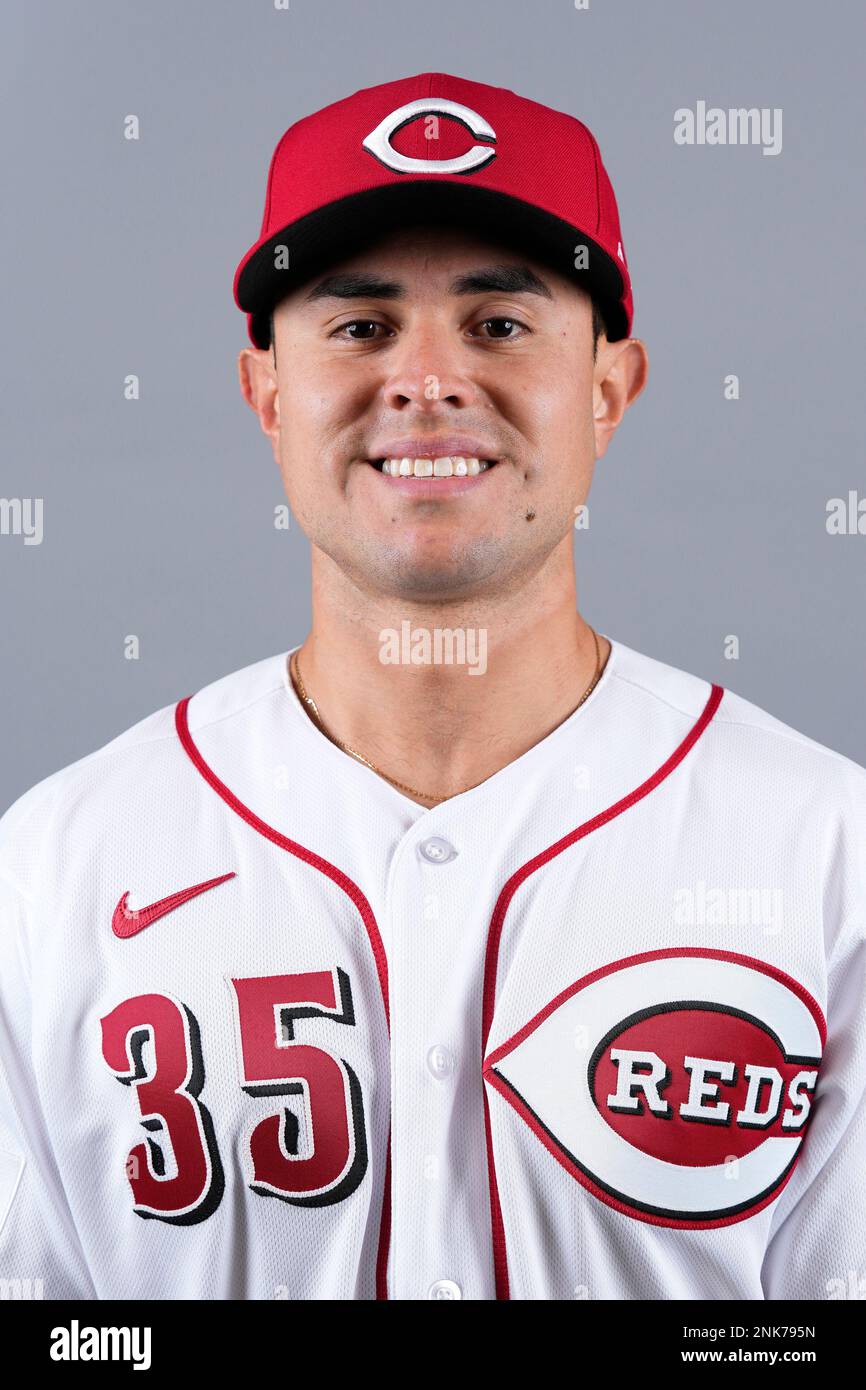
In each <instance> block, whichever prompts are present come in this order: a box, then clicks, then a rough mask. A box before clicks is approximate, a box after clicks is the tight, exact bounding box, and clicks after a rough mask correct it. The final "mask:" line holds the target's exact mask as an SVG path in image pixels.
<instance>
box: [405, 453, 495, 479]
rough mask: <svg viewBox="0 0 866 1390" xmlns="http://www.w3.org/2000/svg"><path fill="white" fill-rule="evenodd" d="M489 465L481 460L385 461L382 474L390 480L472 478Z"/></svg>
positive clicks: (448, 458) (454, 458)
mask: <svg viewBox="0 0 866 1390" xmlns="http://www.w3.org/2000/svg"><path fill="white" fill-rule="evenodd" d="M489 467H490V464H489V463H486V462H485V461H484V460H483V459H474V458H473V459H467V458H460V457H457V456H455V457H446V458H438V459H385V461H384V462H383V464H382V472H383V473H387V474H388V476H389V477H391V478H465V477H467V476H468V477H470V478H474V477H475V476H476V475H477V474H478V473H483V472H484V470H485V469H486V468H489Z"/></svg>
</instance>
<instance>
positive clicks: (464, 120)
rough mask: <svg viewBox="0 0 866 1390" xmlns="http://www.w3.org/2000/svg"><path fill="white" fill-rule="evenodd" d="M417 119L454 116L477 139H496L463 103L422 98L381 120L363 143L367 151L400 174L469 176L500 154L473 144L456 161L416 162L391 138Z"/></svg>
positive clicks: (490, 129)
mask: <svg viewBox="0 0 866 1390" xmlns="http://www.w3.org/2000/svg"><path fill="white" fill-rule="evenodd" d="M416 116H453V118H454V120H455V121H459V122H460V124H461V125H465V126H466V129H467V130H468V131H469V133H470V135H474V136H475V138H476V139H481V140H495V139H496V131H495V130H493V129H492V127H491V126H490V125H489V124H488V123H487V121H485V119H484V117H483V116H479V114H478V112H477V111H473V110H472V108H471V107H469V106H462V105H461V104H460V102H459V101H447V100H446V99H445V98H444V97H422V98H421V99H420V100H419V101H410V102H407V103H406V105H405V106H398V107H397V110H396V111H392V112H391V114H390V116H386V117H385V119H384V120H383V121H380V122H379V124H378V125H377V126H376V129H375V130H371V131H370V134H369V135H368V136H367V137H366V139H365V140H362V142H361V143H362V145H363V147H364V149H365V150H368V151H369V152H370V154H371V155H373V157H374V158H375V159H378V160H379V161H380V162H381V163H382V164H385V165H387V167H388V168H389V169H393V170H394V171H395V173H397V174H466V173H468V172H469V170H470V169H481V168H482V167H483V166H484V165H485V164H489V163H490V161H491V159H495V158H496V151H495V150H494V149H492V148H491V146H490V145H473V146H472V149H471V150H467V151H466V153H465V154H461V155H458V157H457V158H456V159H412V158H410V157H409V155H405V154H400V153H399V151H397V150H395V149H394V146H393V145H392V144H391V137H392V135H396V133H397V131H398V130H400V128H401V127H402V126H404V125H408V124H409V122H410V121H414V119H415V117H416Z"/></svg>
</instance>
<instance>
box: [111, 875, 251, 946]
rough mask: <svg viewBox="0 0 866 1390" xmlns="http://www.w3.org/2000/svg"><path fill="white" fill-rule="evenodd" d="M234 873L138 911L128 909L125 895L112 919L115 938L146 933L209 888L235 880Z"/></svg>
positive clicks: (140, 908)
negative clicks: (152, 923) (160, 920)
mask: <svg viewBox="0 0 866 1390" xmlns="http://www.w3.org/2000/svg"><path fill="white" fill-rule="evenodd" d="M234 877H235V875H234V873H230V874H222V875H221V876H220V877H219V878H209V879H208V880H207V882H206V883H196V884H195V885H194V886H193V887H192V888H182V889H181V891H180V892H179V893H169V895H168V897H167V898H160V900H159V902H158V903H151V904H150V906H149V907H139V908H136V909H133V908H129V907H127V903H128V901H129V894H128V893H124V895H123V897H122V898H121V899H120V902H119V903H118V904H117V907H116V908H115V909H114V915H113V916H112V919H111V930H112V931H113V932H114V935H115V936H119V937H120V938H121V940H125V939H126V938H127V937H129V936H135V935H136V933H137V932H140V931H144V929H145V927H149V926H150V924H151V922H156V921H157V919H158V918H160V917H164V916H165V914H166V913H167V912H174V909H175V908H176V907H180V906H181V904H182V903H188V902H189V900H190V898H195V897H198V895H199V893H206V892H207V890H208V889H209V888H216V886H217V884H218V883H225V882H226V880H227V879H230V878H234Z"/></svg>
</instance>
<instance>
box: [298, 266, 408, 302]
mask: <svg viewBox="0 0 866 1390" xmlns="http://www.w3.org/2000/svg"><path fill="white" fill-rule="evenodd" d="M405 293H406V290H405V288H404V286H403V285H401V284H398V282H397V281H396V280H384V279H383V278H382V276H381V275H365V274H363V273H362V272H361V271H355V272H345V273H343V274H336V275H326V276H325V278H324V280H319V281H318V283H317V284H315V285H314V286H313V288H312V289H311V290H310V292H309V294H307V295H306V296H305V299H304V302H305V303H306V304H309V303H311V302H312V301H313V300H314V299H402V298H403V296H404V295H405Z"/></svg>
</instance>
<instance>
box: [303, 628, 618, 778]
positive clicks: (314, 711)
mask: <svg viewBox="0 0 866 1390" xmlns="http://www.w3.org/2000/svg"><path fill="white" fill-rule="evenodd" d="M589 630H590V632H591V633H592V636H593V641H594V642H595V675H594V676H593V678H592V680H591V681H590V683H589V685H588V686H587V687H586V690H585V691H584V692H583V694H582V695H581V697H580V699H579V700H578V702H577V704H576V705H575V707H574V710H572V714H573V713H574V712H575V711H576V710H579V709H580V707H581V705H582V704H583V702H584V700H588V699H589V697H590V695H591V694H592V692H593V691H594V690H595V687H596V686H597V685H598V682H599V679H600V678H601V651H600V649H599V645H598V634H597V633H596V630H595V628H594V627H591V628H590V629H589ZM289 676H290V677H291V681H292V685H293V686H294V688H295V693H296V695H297V696H298V699H299V700H300V701H301V704H302V705H303V706H304V708H305V709H306V710H307V712H308V713H309V715H310V717H311V719H312V720H313V723H314V724H315V725H316V727H317V728H318V729H319V731H320V732H321V733H323V734H324V735H325V738H327V739H330V741H331V743H333V744H336V746H337V747H338V748H341V749H342V750H343V752H344V753H348V754H349V757H350V758H355V760H356V761H357V762H359V763H363V765H364V767H368V768H369V769H370V771H371V772H375V773H376V776H377V777H384V779H385V781H386V782H390V783H391V786H392V787H396V788H397V789H398V791H401V792H408V793H409V795H410V796H415V797H420V799H421V800H422V801H447V800H448V799H449V797H451V796H460V795H461V793H462V792H467V791H472V787H461V788H460V791H456V792H449V793H448V795H447V796H430V795H429V794H428V793H427V792H421V791H418V789H417V787H410V786H407V784H406V783H405V782H398V780H397V778H396V777H389V776H388V774H387V772H383V771H382V769H381V768H380V767H377V766H376V764H375V763H371V762H370V760H369V758H365V757H364V755H363V753H359V752H358V751H357V749H356V748H350V747H349V745H348V743H343V742H342V741H341V740H340V739H338V738H336V737H335V735H334V734H332V733H331V732H330V731H329V730H328V729H327V728H326V726H325V723H324V720H323V719H322V716H321V715H320V714H319V707H318V705H317V704H316V702H315V700H314V699H313V697H312V696H311V695H308V694H307V689H306V686H305V685H304V682H303V680H302V679H301V671H300V667H299V665H298V650H297V648H296V649H295V651H293V652H292V655H291V658H290V660H289ZM475 786H480V783H477V782H476V783H475Z"/></svg>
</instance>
